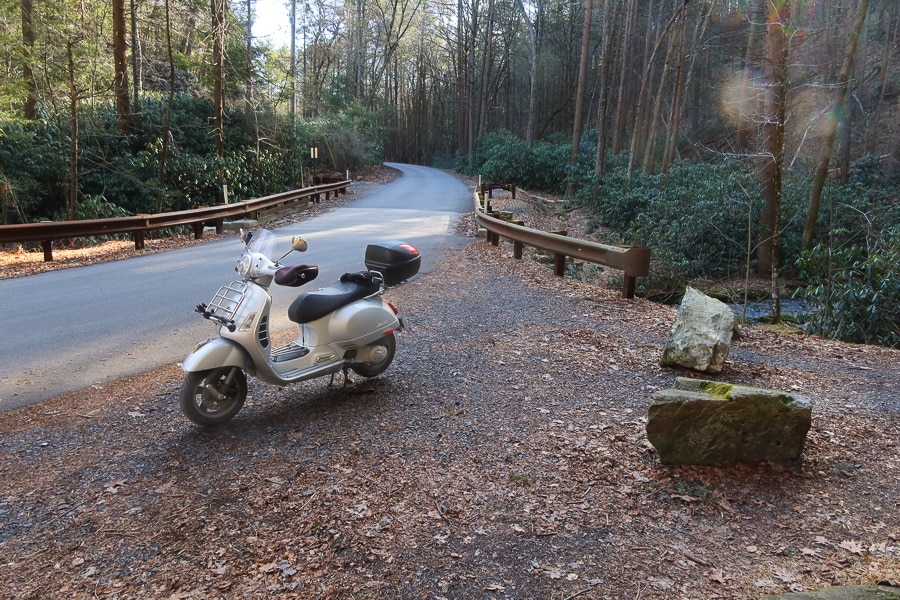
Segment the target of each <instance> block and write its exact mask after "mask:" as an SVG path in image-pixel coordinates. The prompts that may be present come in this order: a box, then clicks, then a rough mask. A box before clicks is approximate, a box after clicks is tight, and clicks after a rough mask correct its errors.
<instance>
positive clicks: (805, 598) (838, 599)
mask: <svg viewBox="0 0 900 600" xmlns="http://www.w3.org/2000/svg"><path fill="white" fill-rule="evenodd" d="M767 598H769V599H770V600H773V599H781V600H900V589H898V588H891V587H887V586H882V585H848V586H841V587H830V588H824V589H821V590H816V591H813V592H799V593H795V594H779V595H777V596H767Z"/></svg>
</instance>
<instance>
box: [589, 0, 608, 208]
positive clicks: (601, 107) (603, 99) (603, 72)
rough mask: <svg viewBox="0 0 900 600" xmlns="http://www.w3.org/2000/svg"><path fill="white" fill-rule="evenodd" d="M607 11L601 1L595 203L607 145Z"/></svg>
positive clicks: (606, 3)
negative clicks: (601, 22)
mask: <svg viewBox="0 0 900 600" xmlns="http://www.w3.org/2000/svg"><path fill="white" fill-rule="evenodd" d="M610 13H611V11H610V10H609V0H603V30H602V32H601V34H600V35H601V40H600V73H599V79H600V82H599V83H600V91H599V96H600V98H599V100H598V101H597V145H596V148H595V150H596V153H595V156H594V175H595V183H594V187H593V189H592V190H591V199H592V200H594V201H596V199H597V194H598V191H599V190H598V187H599V183H600V180H601V179H602V178H603V175H604V174H605V173H606V147H607V145H608V144H609V140H608V139H607V115H606V111H607V106H608V104H609V103H608V98H607V96H608V95H609V66H610V57H609V23H610V21H611V20H612V15H611V14H610Z"/></svg>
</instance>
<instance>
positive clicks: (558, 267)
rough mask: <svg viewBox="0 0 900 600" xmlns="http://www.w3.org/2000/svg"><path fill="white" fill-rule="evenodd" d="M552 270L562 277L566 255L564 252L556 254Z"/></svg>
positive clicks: (564, 272)
mask: <svg viewBox="0 0 900 600" xmlns="http://www.w3.org/2000/svg"><path fill="white" fill-rule="evenodd" d="M553 270H554V272H555V273H556V275H557V276H558V277H563V276H564V275H565V274H566V255H565V254H557V255H556V257H555V259H554V261H553Z"/></svg>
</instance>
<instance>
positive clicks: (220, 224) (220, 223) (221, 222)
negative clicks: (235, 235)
mask: <svg viewBox="0 0 900 600" xmlns="http://www.w3.org/2000/svg"><path fill="white" fill-rule="evenodd" d="M224 231H225V219H216V235H222V233H223V232H224Z"/></svg>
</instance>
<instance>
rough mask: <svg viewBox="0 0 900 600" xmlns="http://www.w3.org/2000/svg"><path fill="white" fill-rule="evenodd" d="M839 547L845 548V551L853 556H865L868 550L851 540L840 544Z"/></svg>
mask: <svg viewBox="0 0 900 600" xmlns="http://www.w3.org/2000/svg"><path fill="white" fill-rule="evenodd" d="M838 547H839V548H843V549H844V550H846V551H847V552H850V553H851V554H863V553H865V551H866V549H865V548H864V547H863V546H862V544H860V543H859V542H854V541H851V540H844V541H843V542H841V543H840V544H838Z"/></svg>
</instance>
